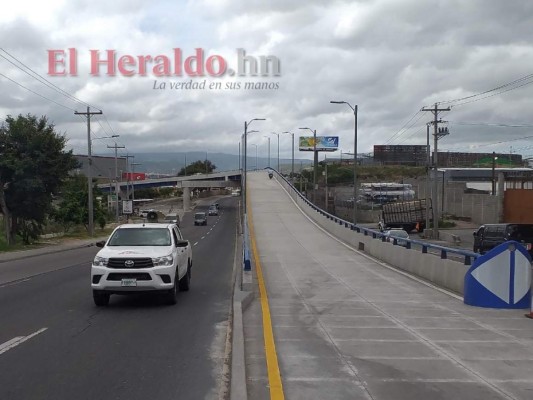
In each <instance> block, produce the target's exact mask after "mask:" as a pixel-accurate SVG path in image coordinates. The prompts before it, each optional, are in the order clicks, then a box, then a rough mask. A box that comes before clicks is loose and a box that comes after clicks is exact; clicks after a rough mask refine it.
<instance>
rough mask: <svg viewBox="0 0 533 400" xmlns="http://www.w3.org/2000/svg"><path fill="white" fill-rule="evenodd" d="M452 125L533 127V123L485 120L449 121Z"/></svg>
mask: <svg viewBox="0 0 533 400" xmlns="http://www.w3.org/2000/svg"><path fill="white" fill-rule="evenodd" d="M448 122H449V123H450V124H452V125H468V126H500V127H505V128H533V125H524V124H513V125H511V124H498V123H483V122H459V121H448Z"/></svg>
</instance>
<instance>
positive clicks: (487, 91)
mask: <svg viewBox="0 0 533 400" xmlns="http://www.w3.org/2000/svg"><path fill="white" fill-rule="evenodd" d="M532 78H533V74H528V75H525V76H523V77H521V78H518V79H515V80H514V81H511V82H508V83H504V84H503V85H500V86H497V87H495V88H492V89H489V90H485V91H484V92H481V93H477V94H473V95H470V96H465V97H461V98H458V99H454V100H445V101H441V102H439V103H438V104H451V103H457V102H461V101H463V100H469V99H473V98H475V97H479V96H483V95H486V94H489V93H492V92H495V91H498V90H501V89H504V88H506V87H509V86H513V85H516V84H517V83H520V82H523V81H525V80H528V79H532ZM531 83H533V81H530V82H526V83H524V84H522V85H519V86H516V87H513V88H510V89H507V90H504V91H502V92H498V93H494V94H491V95H489V96H485V97H483V98H481V99H476V100H472V101H467V102H463V103H460V104H455V105H456V106H457V105H463V104H468V103H472V102H474V101H479V100H483V99H486V98H489V97H492V96H496V95H498V94H502V93H505V92H508V91H510V90H514V89H518V88H520V87H522V86H526V85H529V84H531Z"/></svg>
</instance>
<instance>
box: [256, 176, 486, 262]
mask: <svg viewBox="0 0 533 400" xmlns="http://www.w3.org/2000/svg"><path fill="white" fill-rule="evenodd" d="M265 169H268V170H272V171H274V172H275V173H276V175H277V176H279V177H280V178H282V179H283V180H284V181H285V182H286V183H287V184H288V185H289V187H290V188H291V190H293V191H294V193H296V195H298V196H299V197H300V199H302V200H303V201H304V202H305V203H306V204H307V205H308V206H310V207H311V208H312V209H313V210H315V211H316V212H318V213H320V214H321V215H323V216H325V217H326V218H327V219H329V220H332V221H334V222H336V223H338V224H339V225H344V227H345V228H346V229H350V230H352V231H356V232H358V233H362V234H363V235H365V236H372V238H373V239H380V240H381V241H383V242H386V241H387V238H388V236H386V235H385V234H383V233H382V232H380V231H378V230H375V229H371V228H365V227H362V226H358V225H357V224H354V223H352V222H349V221H346V220H344V219H342V218H339V217H337V216H336V215H333V214H330V213H328V212H327V211H324V210H323V209H321V208H320V207H317V206H316V205H315V204H313V203H312V202H311V201H309V200H308V199H307V197H305V196H304V195H302V193H300V191H298V190H297V189H296V188H295V187H294V185H293V184H292V183H291V182H290V181H289V180H288V179H287V178H285V177H284V176H283V175H281V174H280V173H279V172H278V171H276V170H275V169H274V168H265ZM391 239H392V240H393V242H392V243H393V244H394V245H398V240H397V239H396V238H391ZM400 240H401V241H405V242H406V245H405V246H404V247H405V248H407V249H413V248H412V245H413V244H417V245H419V246H420V247H421V251H422V253H424V254H425V253H427V252H428V249H435V250H438V251H439V252H440V258H441V259H447V258H448V255H449V254H455V255H458V256H460V257H464V265H472V261H473V260H475V259H476V258H477V257H479V256H480V254H478V253H474V252H473V251H469V250H460V249H454V248H450V247H446V246H441V245H438V244H434V243H428V242H425V241H423V240H416V239H403V238H401V239H400ZM413 250H415V249H413Z"/></svg>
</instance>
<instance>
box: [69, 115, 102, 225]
mask: <svg viewBox="0 0 533 400" xmlns="http://www.w3.org/2000/svg"><path fill="white" fill-rule="evenodd" d="M74 114H76V115H85V116H86V117H87V164H88V165H87V185H88V187H87V193H88V203H89V204H88V208H89V235H90V236H94V208H93V207H94V205H93V171H92V165H93V159H92V144H91V115H95V114H102V110H98V111H91V109H90V107H89V106H87V111H86V112H78V111H74Z"/></svg>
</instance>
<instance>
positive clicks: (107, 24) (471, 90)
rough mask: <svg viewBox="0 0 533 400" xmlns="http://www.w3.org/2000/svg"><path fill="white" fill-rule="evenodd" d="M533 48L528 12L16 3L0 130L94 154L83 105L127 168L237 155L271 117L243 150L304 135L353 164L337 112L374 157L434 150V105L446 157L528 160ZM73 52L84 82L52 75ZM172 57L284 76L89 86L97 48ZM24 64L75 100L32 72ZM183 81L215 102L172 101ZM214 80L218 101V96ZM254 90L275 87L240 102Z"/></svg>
mask: <svg viewBox="0 0 533 400" xmlns="http://www.w3.org/2000/svg"><path fill="white" fill-rule="evenodd" d="M531 38H533V2H532V1H530V0H514V1H503V0H424V1H420V0H357V1H356V0H349V1H318V0H305V1H295V0H271V1H263V0H196V1H180V0H169V1H158V0H156V1H153V2H147V1H141V0H113V1H109V0H106V1H103V0H92V1H90V2H89V1H79V0H73V1H67V0H50V1H46V2H43V1H37V0H33V1H30V0H17V1H10V2H8V3H6V4H4V5H3V6H2V13H0V47H1V48H2V49H3V50H4V51H1V50H0V73H1V74H2V75H0V91H1V93H2V96H0V119H4V118H5V116H6V115H18V114H19V113H22V114H26V113H32V114H37V115H47V116H48V117H49V119H50V120H51V121H52V122H53V123H54V124H55V125H56V127H57V129H58V130H59V131H60V132H64V133H65V134H66V135H67V137H68V139H69V142H68V143H69V146H70V147H71V148H73V149H74V152H75V153H77V154H86V152H87V136H86V126H85V123H84V120H83V119H82V117H80V116H76V115H74V110H78V111H85V110H86V107H87V104H88V105H90V106H91V107H95V109H101V110H103V113H104V114H103V116H95V117H93V121H92V130H93V133H92V135H93V137H102V136H110V135H112V134H119V135H120V137H119V138H117V139H115V140H116V141H117V144H119V145H122V146H125V147H126V149H125V150H123V151H128V152H129V153H130V154H132V153H133V154H135V152H147V151H156V152H168V151H176V152H178V151H200V150H201V151H209V152H225V153H232V154H237V153H238V148H239V140H240V135H241V134H242V132H243V126H244V121H249V120H251V119H253V118H266V121H254V122H253V123H252V125H251V127H250V129H252V130H258V131H259V132H258V133H251V134H250V136H249V143H254V144H257V145H258V146H259V147H258V148H259V153H260V154H261V155H266V152H267V145H266V143H267V139H266V138H265V137H264V135H270V136H271V138H272V139H271V140H272V142H271V143H272V145H273V146H275V143H276V140H277V138H276V136H274V135H271V134H270V133H271V132H284V131H292V132H294V133H295V134H296V136H298V135H300V134H302V133H303V134H308V133H309V132H305V131H301V130H298V128H299V127H309V128H311V129H316V130H317V134H318V135H331V136H339V137H340V148H341V149H342V151H343V152H350V151H352V150H353V142H354V132H353V125H354V116H353V113H352V111H351V109H350V108H349V107H348V106H347V105H335V104H330V103H329V102H330V100H342V101H347V102H349V103H351V104H352V105H356V104H357V105H358V120H359V123H358V150H359V152H371V151H372V149H373V145H374V144H425V142H426V133H425V132H426V125H425V124H426V122H428V121H430V120H431V119H432V118H433V117H432V114H431V113H430V112H420V109H421V108H422V107H428V106H432V105H433V104H434V103H435V102H439V103H442V104H440V105H439V107H442V108H445V107H449V106H451V107H452V108H451V111H450V112H442V113H441V114H440V115H439V116H440V117H442V119H443V120H445V121H449V124H448V127H449V131H450V135H449V136H447V137H445V138H443V139H441V141H440V142H439V149H443V150H450V151H476V152H477V151H479V152H492V151H501V152H506V153H507V152H509V151H512V152H513V153H521V154H523V155H524V156H531V155H533V146H530V143H531V139H533V130H532V127H533V113H531V108H532V101H531V99H532V97H533V96H532V95H533V85H531V83H533V75H530V74H532V73H533V71H532V70H533V68H532V66H533V42H532V41H531ZM69 48H75V49H76V53H77V76H71V75H66V76H51V75H50V74H49V73H50V70H49V53H48V50H67V49H69ZM175 48H179V49H181V52H182V54H183V59H185V58H186V57H188V56H192V55H194V54H195V49H197V48H201V49H203V51H204V56H205V57H204V58H207V57H209V56H214V55H216V56H221V57H223V58H224V60H225V61H226V62H227V64H228V68H231V69H234V70H236V69H237V64H238V62H237V49H244V51H245V52H246V54H247V55H251V56H253V57H255V58H256V59H257V60H259V59H260V57H261V56H274V57H276V58H277V59H278V60H279V62H280V74H279V75H278V76H274V75H273V74H272V73H270V74H269V75H267V76H249V75H248V76H230V74H229V71H228V73H226V74H224V75H222V76H218V77H217V76H210V75H209V74H207V73H206V74H205V76H193V77H190V76H188V75H187V74H185V73H183V74H182V75H181V76H162V77H161V76H155V75H154V74H153V72H152V69H151V68H152V67H153V64H149V65H148V70H147V74H146V75H145V76H139V75H138V74H135V75H134V76H130V77H127V76H124V75H123V74H121V73H119V72H117V73H116V75H115V76H108V75H107V74H106V69H105V67H104V66H101V67H100V74H99V76H95V75H94V74H91V70H90V68H91V60H90V52H89V51H90V50H99V51H100V56H101V57H102V58H105V51H106V50H115V52H116V55H117V58H118V57H121V56H124V55H131V56H135V57H136V56H139V55H144V56H148V55H150V56H152V57H155V56H157V55H166V56H167V57H169V59H170V60H172V61H173V60H174V58H173V57H174V56H173V54H174V53H173V49H175ZM12 57H14V58H12ZM8 60H9V61H11V63H10V62H8ZM20 62H21V63H23V64H24V65H25V66H26V67H29V68H31V70H33V71H34V72H35V73H37V74H39V75H40V76H41V77H42V78H44V79H46V80H48V81H49V82H50V83H51V84H53V85H55V86H57V87H58V88H60V89H61V90H63V91H64V92H66V93H68V94H69V95H71V96H73V97H75V98H76V99H78V100H79V101H80V102H77V101H76V100H73V98H72V97H68V96H66V95H64V93H63V94H61V93H60V92H59V91H58V90H57V89H56V90H54V89H52V88H50V87H48V86H52V85H49V84H48V86H47V85H45V84H44V83H42V82H39V80H38V79H36V78H35V77H32V76H30V75H29V74H27V73H25V72H24V71H23V70H25V71H28V70H27V69H26V68H25V67H24V65H21V64H20ZM204 62H205V60H204ZM14 64H16V65H17V66H18V67H20V68H17V67H16V66H15V65H14ZM67 65H68V63H67ZM115 65H116V64H115ZM150 65H152V67H151V66H150ZM182 66H183V65H182ZM59 67H61V66H59ZM215 67H216V65H215ZM171 68H172V71H173V70H174V68H175V65H172V67H171ZM134 69H135V68H134ZM137 71H138V69H137ZM270 72H271V71H270ZM521 78H524V79H521ZM189 81H192V83H195V84H200V83H201V82H203V81H205V84H206V88H204V89H183V88H178V89H176V88H171V87H170V85H171V84H174V85H175V84H176V83H182V82H189ZM15 82H16V83H15ZM155 82H157V83H155ZM216 82H220V83H221V86H222V87H221V88H220V89H216V88H214V89H209V84H211V83H216ZM247 82H248V83H253V84H256V83H258V84H259V85H261V84H265V85H263V86H267V88H263V89H246V88H244V84H245V83H247ZM513 82H514V83H513ZM17 83H18V84H17ZM162 83H164V84H165V85H166V87H165V88H164V89H154V85H156V86H158V87H159V86H160V85H161V84H162ZM506 84H510V85H507V86H504V85H506ZM19 85H23V86H24V87H25V88H27V89H30V90H31V91H32V92H30V91H28V90H27V89H25V88H23V87H21V86H19ZM226 85H229V86H232V87H235V86H238V85H240V86H241V87H240V88H239V89H227V88H226ZM502 86H503V87H502ZM499 87H501V88H500V89H497V90H495V91H490V90H492V89H495V88H499ZM488 91H489V92H488ZM485 92H487V93H485ZM36 93H37V94H39V95H40V96H42V97H40V96H38V95H37V94H36ZM483 93H484V94H483ZM476 95H477V96H476ZM471 96H473V97H471ZM43 97H44V98H43ZM1 122H2V121H0V123H1ZM528 136H529V137H530V138H527V137H528ZM280 143H281V144H280V147H281V157H286V158H290V154H291V153H290V152H291V137H290V135H281V136H280ZM112 144H113V141H111V140H109V139H102V140H95V141H94V143H93V146H94V152H95V153H97V154H111V150H109V149H107V145H112ZM298 156H300V155H298ZM301 156H302V157H305V156H310V154H309V153H304V154H301Z"/></svg>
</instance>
